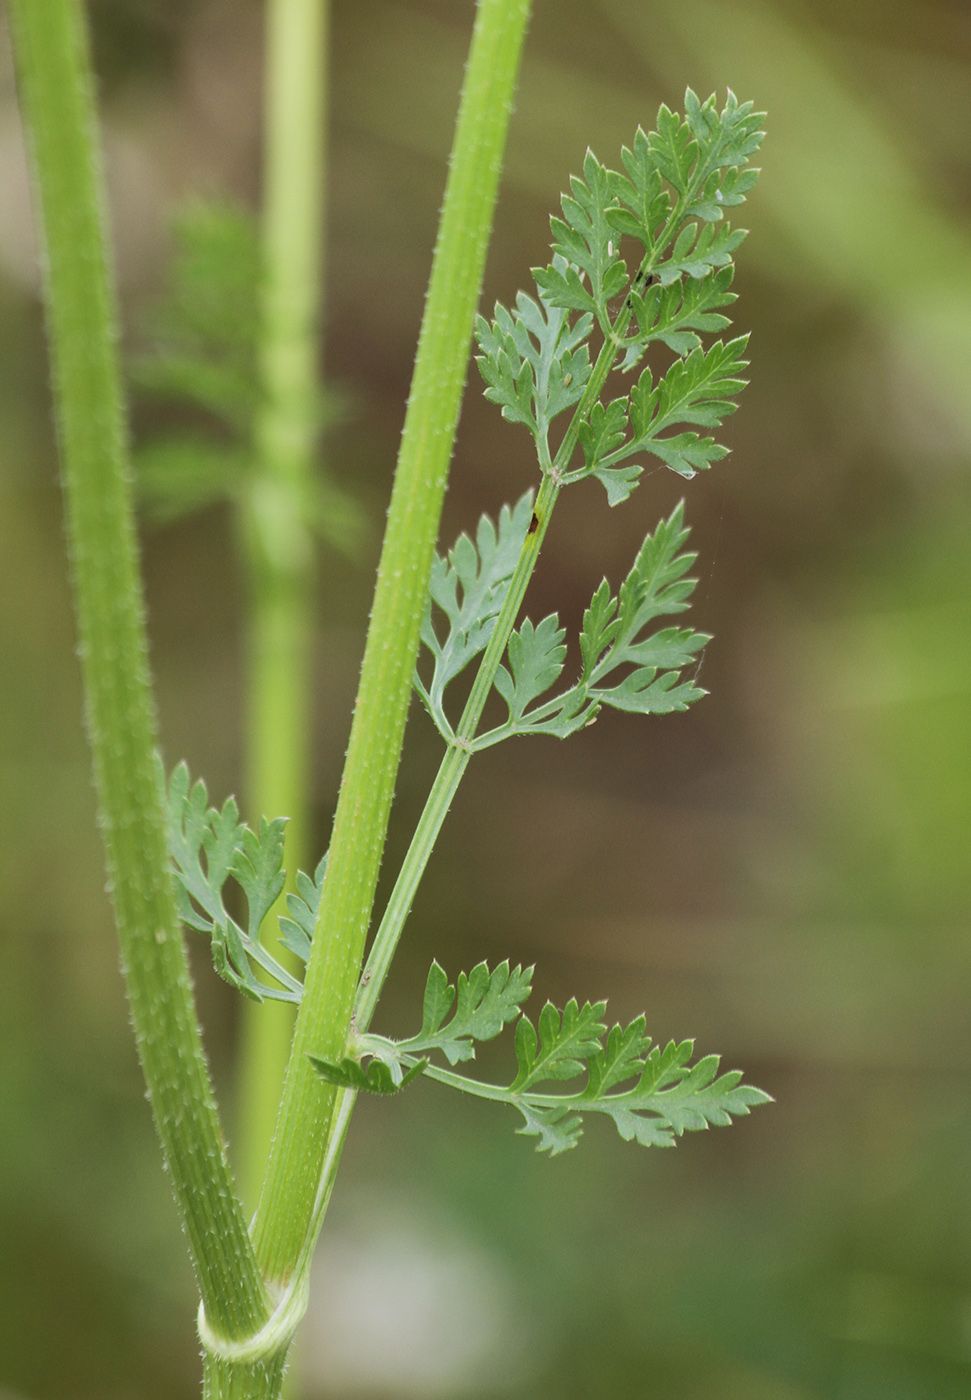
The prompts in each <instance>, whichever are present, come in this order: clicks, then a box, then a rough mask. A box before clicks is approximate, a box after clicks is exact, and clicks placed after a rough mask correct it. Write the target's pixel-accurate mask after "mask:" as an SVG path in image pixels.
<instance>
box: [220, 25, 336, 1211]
mask: <svg viewBox="0 0 971 1400" xmlns="http://www.w3.org/2000/svg"><path fill="white" fill-rule="evenodd" d="M329 18H330V16H329V0H268V3H267V7H266V65H265V83H264V113H265V117H264V145H263V239H262V243H263V283H262V333H261V342H260V378H261V384H262V401H261V404H260V406H259V410H258V413H257V419H256V435H257V443H256V446H257V454H258V460H259V466H258V470H257V472H256V474H255V477H254V483H253V488H252V491H251V493H250V496H249V499H248V500H247V502H246V508H245V522H244V537H245V549H246V556H247V560H248V566H249V595H250V596H249V636H248V639H247V643H248V645H247V660H248V675H247V682H248V683H247V731H246V769H247V775H246V776H247V780H246V791H247V806H248V808H249V811H250V815H251V817H252V819H253V820H254V821H255V820H258V819H259V817H260V816H261V815H264V816H270V817H272V816H276V815H278V814H279V813H283V814H285V815H286V816H288V817H289V819H290V820H289V824H288V827H287V842H286V867H287V870H288V871H289V878H290V881H291V882H292V880H293V877H294V875H295V873H296V870H297V869H298V867H302V868H307V866H308V864H309V863H310V856H309V850H308V834H307V828H308V824H309V823H308V807H309V778H310V772H311V768H312V763H311V747H312V746H311V738H310V735H311V720H310V696H309V692H310V685H311V665H312V656H311V651H312V635H313V582H314V542H313V539H312V536H311V533H310V530H309V529H308V526H307V523H306V521H307V501H308V498H309V496H310V492H311V486H312V472H313V467H314V459H315V449H316V446H317V438H318V430H319V400H320V390H319V378H318V360H317V357H318V343H317V342H318V327H319V323H320V302H321V295H320V273H321V265H322V260H323V247H322V244H323V205H324V190H325V179H326V176H325V155H326V152H325V123H326V110H325V108H326V80H327V48H328V44H327V40H328V27H329ZM290 887H291V885H288V888H290ZM284 897H285V896H281V906H280V908H279V909H277V910H274V911H273V913H271V915H270V920H271V923H272V922H273V918H274V914H275V913H279V912H281V911H282V900H283V899H284ZM278 956H282V957H283V958H286V957H287V954H286V952H285V950H282V949H281V950H280V952H279V953H278ZM292 1033H293V1012H292V1009H291V1008H290V1006H289V1005H287V1004H286V1003H281V1002H268V1003H265V1004H264V1005H259V1004H255V1003H252V1002H246V1003H245V1010H244V1012H243V1040H242V1058H241V1065H240V1073H239V1081H238V1135H239V1163H240V1180H241V1186H242V1191H243V1199H244V1200H245V1201H248V1202H249V1203H250V1205H251V1207H255V1205H256V1201H257V1198H258V1196H259V1188H260V1183H261V1182H262V1179H263V1172H264V1169H265V1167H266V1160H267V1154H268V1152H269V1146H270V1140H271V1138H272V1134H273V1127H274V1123H275V1121H276V1114H277V1108H278V1105H279V1100H280V1089H281V1085H282V1083H283V1075H284V1071H285V1069H286V1063H287V1055H288V1053H289V1049H290V1040H291V1036H292Z"/></svg>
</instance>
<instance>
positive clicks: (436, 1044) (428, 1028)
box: [398, 962, 533, 1065]
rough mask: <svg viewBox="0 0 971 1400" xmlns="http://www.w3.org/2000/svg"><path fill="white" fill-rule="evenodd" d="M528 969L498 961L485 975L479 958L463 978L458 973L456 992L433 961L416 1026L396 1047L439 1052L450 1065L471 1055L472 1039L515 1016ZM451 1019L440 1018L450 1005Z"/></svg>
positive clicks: (526, 990) (491, 1033)
mask: <svg viewBox="0 0 971 1400" xmlns="http://www.w3.org/2000/svg"><path fill="white" fill-rule="evenodd" d="M532 975H533V969H532V968H531V967H527V968H525V969H523V968H522V967H520V966H517V967H514V968H513V969H512V970H510V967H509V963H508V962H503V963H500V964H499V966H498V967H497V968H495V969H494V970H493V971H492V972H491V973H490V971H489V969H488V967H487V965H486V964H485V963H484V962H482V963H479V965H478V966H477V967H474V968H473V969H472V971H471V972H470V973H469V974H468V976H466V974H465V973H464V972H460V973H459V976H458V999H457V1000H456V990H455V987H452V986H451V985H450V984H449V981H448V978H447V977H446V976H445V973H444V972H443V971H442V969H441V967H439V965H438V963H437V962H433V963H432V966H431V970H430V971H429V974H428V981H427V983H426V986H425V1001H424V1012H423V1018H422V1027H421V1030H420V1031H419V1032H418V1034H417V1035H415V1036H412V1037H411V1039H410V1040H404V1041H401V1042H399V1044H398V1050H399V1051H400V1052H402V1053H404V1054H408V1055H414V1054H417V1053H418V1052H420V1051H425V1050H441V1051H442V1053H443V1054H444V1056H445V1058H446V1059H447V1060H448V1062H449V1064H450V1065H455V1064H458V1063H459V1061H460V1060H473V1059H475V1046H474V1044H473V1041H476V1040H492V1039H494V1038H495V1036H497V1035H498V1034H499V1033H500V1031H501V1030H502V1028H503V1026H504V1025H505V1024H506V1022H507V1021H512V1020H515V1018H516V1017H517V1016H518V1015H519V1009H520V1005H521V1003H522V1002H524V1001H525V1000H526V998H527V997H528V996H529V994H530V991H531V990H532V988H531V985H530V981H531V978H532ZM453 1003H454V1005H455V1010H454V1012H453V1013H452V1017H451V1019H450V1020H449V1021H447V1022H446V1020H445V1018H446V1016H448V1013H449V1011H450V1010H451V1009H452V1006H453Z"/></svg>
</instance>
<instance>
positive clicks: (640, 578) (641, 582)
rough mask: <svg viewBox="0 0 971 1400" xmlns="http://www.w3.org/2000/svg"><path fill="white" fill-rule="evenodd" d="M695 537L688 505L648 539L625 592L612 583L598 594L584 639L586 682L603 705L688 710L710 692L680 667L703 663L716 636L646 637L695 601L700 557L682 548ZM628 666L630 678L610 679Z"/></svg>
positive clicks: (672, 633) (671, 633) (683, 632)
mask: <svg viewBox="0 0 971 1400" xmlns="http://www.w3.org/2000/svg"><path fill="white" fill-rule="evenodd" d="M688 534H689V531H688V529H687V528H686V527H685V525H684V503H683V502H682V503H680V504H679V505H678V506H677V507H676V508H675V510H674V511H673V512H672V514H671V516H670V517H669V519H667V520H662V521H661V522H660V523H659V524H658V526H657V528H656V529H655V531H654V533H653V534H652V535H648V536H647V538H646V539H645V541H644V543H643V545H642V546H641V548H640V550H639V551H638V554H637V558H636V559H635V560H634V564H633V566H632V568H631V571H630V573H629V574H628V575H627V578H626V579H625V580H624V582H623V583H622V584H621V587H620V592H619V594H618V596H617V597H616V598H611V597H610V590H609V587H608V585H607V583H606V580H605V581H604V582H603V583H602V584H601V585H600V587H599V588H598V589H597V592H596V593H595V594H594V596H593V598H592V599H591V602H590V607H589V608H588V609H587V611H586V613H585V614H584V618H583V632H582V634H581V637H580V652H581V655H582V657H583V674H582V677H581V682H580V684H581V685H582V686H583V687H584V690H585V695H586V696H588V697H590V699H592V700H594V701H596V703H597V704H598V705H611V706H613V707H614V708H615V709H619V710H632V711H636V712H637V713H639V714H667V713H669V712H670V711H672V710H684V709H686V708H687V706H688V705H689V704H691V703H692V701H694V700H699V699H700V698H701V697H702V695H704V693H705V692H704V691H703V690H700V689H698V688H697V687H696V686H694V685H692V684H690V683H685V684H678V680H679V670H680V668H681V667H683V666H687V665H690V664H691V663H692V662H694V661H696V660H697V656H698V652H699V651H700V650H701V649H702V647H703V646H704V645H705V643H706V642H707V641H708V640H709V638H708V637H707V636H706V635H705V634H704V633H702V632H693V631H691V630H690V629H678V628H676V627H668V628H664V629H662V630H661V631H659V632H655V633H653V634H652V635H651V636H649V637H644V636H643V635H642V634H643V630H644V628H645V627H646V626H647V624H648V623H649V622H652V621H653V620H654V619H655V618H657V617H661V616H664V615H668V616H670V615H671V614H672V613H679V612H683V611H684V610H685V609H686V608H687V606H688V599H689V598H690V596H691V594H692V592H693V591H694V587H695V580H694V579H692V578H686V577H685V575H686V573H687V571H688V570H689V569H690V568H691V565H692V564H693V563H694V561H695V558H696V557H697V556H696V555H694V554H691V553H682V552H681V546H682V545H683V544H684V542H685V541H686V540H687V538H688ZM628 665H629V666H632V667H633V668H634V669H633V670H631V671H630V672H629V673H628V674H627V675H625V676H624V677H623V679H622V680H620V681H619V682H618V681H615V683H614V684H613V685H606V684H605V682H606V681H607V680H608V678H609V677H611V676H613V675H614V673H615V672H616V671H617V670H618V669H619V668H620V667H623V666H628Z"/></svg>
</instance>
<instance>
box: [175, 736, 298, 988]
mask: <svg viewBox="0 0 971 1400" xmlns="http://www.w3.org/2000/svg"><path fill="white" fill-rule="evenodd" d="M208 804H209V798H208V794H207V792H206V785H205V783H204V782H203V781H202V779H201V778H200V779H198V780H197V781H196V782H195V783H190V779H189V770H188V768H187V767H186V765H185V764H184V763H180V764H179V765H178V767H177V768H176V769H175V771H174V772H173V774H172V779H171V782H170V783H169V796H168V810H169V830H168V836H169V857H170V859H171V861H172V873H173V875H174V877H175V882H176V898H177V903H178V907H179V916H180V918H181V919H182V921H183V923H185V924H186V925H187V926H188V927H189V928H194V929H198V930H199V931H200V932H202V933H208V934H209V936H210V939H211V941H212V957H213V964H214V966H215V969H216V971H217V972H218V973H219V975H220V977H223V978H224V979H225V980H226V981H227V982H228V983H229V984H230V985H231V986H233V987H235V988H236V989H237V990H238V991H240V992H242V993H243V995H244V996H247V997H250V998H251V999H252V1000H254V1001H263V1000H264V999H266V998H270V999H271V1000H276V1001H292V1002H298V1001H299V1000H300V997H301V994H302V990H303V989H302V987H301V985H300V983H299V982H298V981H297V980H296V978H294V977H292V976H291V975H290V973H289V972H287V970H286V968H284V967H283V966H281V964H280V963H279V962H278V961H277V959H276V958H274V957H273V956H272V954H271V953H269V952H268V951H267V950H266V948H264V947H263V944H262V943H261V942H260V930H261V928H262V925H263V922H264V920H265V918H266V916H267V914H268V913H269V911H270V909H271V908H272V906H273V904H274V902H275V901H276V899H277V898H278V896H279V894H280V891H281V890H282V889H283V885H284V882H285V878H286V877H285V874H284V872H283V836H284V828H285V826H286V818H285V817H277V818H276V819H275V820H273V821H267V819H266V818H265V817H263V818H261V820H260V826H259V832H258V833H257V832H253V831H251V830H250V828H249V827H248V826H246V825H245V823H243V822H241V821H240V820H239V810H238V808H237V806H236V803H235V801H234V800H233V798H231V797H230V798H227V800H226V802H225V803H224V804H223V806H222V809H221V810H217V809H216V808H214V807H210V806H209V805H208ZM321 874H322V866H321V867H318V875H321ZM230 878H232V879H234V880H235V881H236V883H237V884H238V885H239V887H240V888H241V890H242V891H243V893H244V894H245V896H246V904H247V921H246V929H245V930H244V929H242V928H241V927H240V925H239V924H238V923H237V922H236V920H235V919H234V918H233V917H232V916H231V915H230V914H229V913H228V911H227V909H226V906H225V904H224V903H223V889H224V886H225V885H226V883H227V881H228V880H229V879H230ZM304 878H306V877H304ZM318 898H319V895H318ZM254 964H255V965H256V967H257V968H259V969H261V970H262V971H263V972H264V973H266V974H267V975H268V976H270V977H272V978H273V979H274V981H275V982H276V983H277V984H278V985H277V986H269V985H267V984H266V983H265V982H263V981H261V980H260V978H259V977H258V976H257V975H256V973H255V972H254V970H253V965H254Z"/></svg>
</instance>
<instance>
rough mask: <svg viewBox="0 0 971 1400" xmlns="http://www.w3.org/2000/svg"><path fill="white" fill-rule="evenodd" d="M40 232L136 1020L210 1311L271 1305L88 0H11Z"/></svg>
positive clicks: (97, 737)
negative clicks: (168, 678)
mask: <svg viewBox="0 0 971 1400" xmlns="http://www.w3.org/2000/svg"><path fill="white" fill-rule="evenodd" d="M7 8H8V15H9V17H10V23H11V33H12V39H13V46H14V54H15V61H16V66H17V76H18V86H19V92H20V99H21V104H22V108H23V114H24V120H25V125H26V128H27V132H28V137H29V142H30V148H31V155H32V163H33V173H34V179H35V185H36V190H37V197H38V210H39V214H40V217H39V219H38V223H39V224H40V225H41V227H42V230H43V241H44V253H45V256H44V274H45V276H44V281H45V300H46V308H47V323H48V330H49V335H50V342H51V354H52V360H53V379H54V399H55V405H56V410H57V421H58V428H59V435H60V447H61V457H62V463H63V474H64V484H65V494H66V511H67V530H68V538H69V542H70V551H71V562H72V566H73V584H74V594H75V603H76V608H77V616H78V627H79V632H80V653H81V661H82V672H83V679H84V690H85V705H86V713H87V724H88V733H89V738H90V742H91V749H92V755H93V761H94V775H95V786H96V789H97V795H98V807H99V815H100V821H101V825H102V830H103V833H104V840H105V847H106V854H107V865H108V876H109V882H110V886H111V890H112V896H113V902H114V908H115V917H116V920H117V925H118V934H119V939H120V942H121V956H122V965H123V969H124V973H125V980H126V983H127V988H128V997H129V1002H130V1006H131V1015H132V1021H133V1024H134V1028H135V1036H136V1039H137V1043H138V1051H139V1055H140V1057H141V1062H142V1067H143V1069H144V1072H145V1080H146V1083H147V1085H148V1092H149V1098H150V1100H151V1105H152V1111H153V1113H154V1116H155V1122H156V1125H157V1127H158V1132H159V1136H160V1138H161V1140H162V1146H163V1149H164V1152H165V1156H166V1160H167V1162H168V1166H169V1170H170V1174H171V1178H172V1184H173V1187H174V1189H175V1194H176V1198H177V1200H178V1204H179V1208H180V1210H181V1213H182V1217H183V1220H184V1222H185V1228H186V1234H187V1236H188V1241H189V1248H190V1250H191V1253H192V1258H193V1262H194V1264H195V1269H196V1275H197V1278H198V1281H199V1287H200V1290H201V1293H202V1297H203V1300H204V1302H205V1306H206V1311H207V1315H208V1317H209V1319H210V1324H211V1326H212V1327H213V1328H214V1329H215V1331H217V1332H218V1333H219V1334H220V1335H222V1336H225V1337H227V1338H237V1337H243V1336H246V1335H248V1334H249V1333H250V1332H252V1331H254V1330H257V1329H258V1328H259V1327H260V1326H261V1325H262V1324H263V1322H264V1321H265V1320H266V1318H267V1316H268V1305H267V1297H266V1293H265V1290H264V1288H263V1284H262V1280H261V1278H260V1274H259V1271H258V1269H257V1266H256V1260H255V1257H254V1254H253V1249H252V1247H251V1244H250V1240H249V1236H248V1235H247V1232H246V1225H245V1222H244V1219H243V1214H242V1210H241V1207H240V1204H239V1201H238V1199H237V1196H236V1193H235V1190H234V1186H233V1181H232V1177H231V1175H230V1171H229V1166H228V1163H227V1160H226V1153H225V1147H224V1143H223V1138H222V1134H221V1132H220V1127H219V1120H218V1116H217V1112H216V1106H215V1102H214V1099H213V1096H212V1089H211V1086H210V1083H209V1077H208V1071H207V1068H206V1062H205V1058H204V1055H203V1049H202V1043H201V1037H200V1033H199V1025H198V1021H197V1019H196V1015H195V1009H194V1006H193V1001H192V992H191V986H190V981H189V972H188V966H187V962H186V955H185V949H184V946H183V943H182V936H181V931H180V928H179V925H178V921H177V919H176V913H175V904H174V897H173V891H172V886H171V881H170V878H169V873H168V855H167V850H166V838H165V818H164V806H163V792H162V785H161V781H160V775H159V770H158V767H157V763H156V756H155V749H156V725H155V713H154V707H153V702H152V696H151V686H150V680H149V673H148V663H147V644H146V636H145V625H144V606H143V601H142V589H141V580H140V576H139V568H138V557H137V542H136V535H135V527H134V518H133V512H132V501H131V488H130V478H129V468H128V440H127V430H126V424H125V417H124V410H123V403H122V397H121V391H120V375H119V367H118V360H117V348H116V347H117V339H118V335H117V324H118V318H117V310H116V306H115V297H114V292H113V288H112V284H111V281H110V278H109V274H108V263H107V255H106V244H105V236H104V220H103V207H104V199H103V180H102V172H101V160H100V153H99V150H98V144H97V140H96V134H95V133H96V123H95V111H94V98H93V82H92V77H91V64H90V54H89V46H88V36H87V30H86V27H85V23H84V16H83V13H82V10H81V7H80V4H79V3H78V0H11V3H10V4H9V5H8V7H7Z"/></svg>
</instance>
